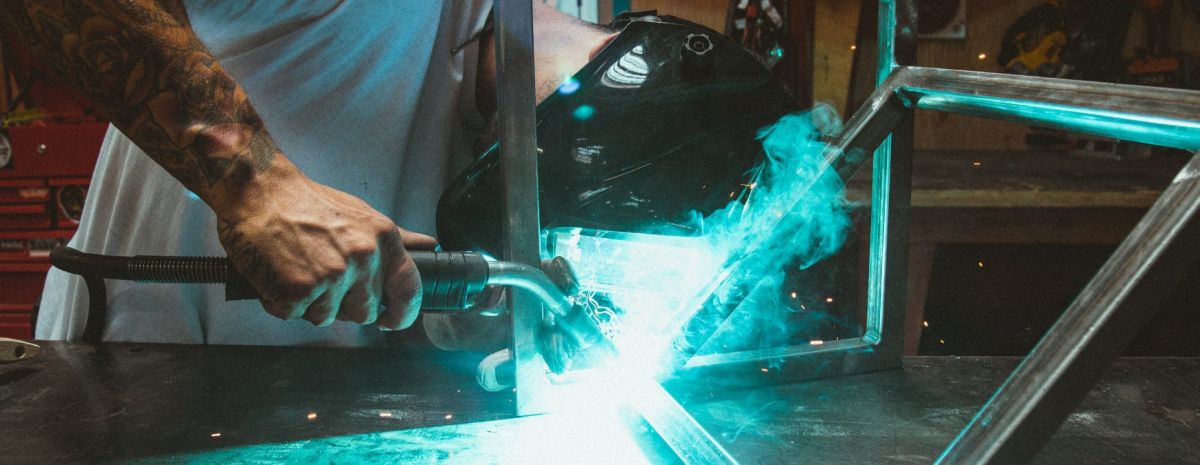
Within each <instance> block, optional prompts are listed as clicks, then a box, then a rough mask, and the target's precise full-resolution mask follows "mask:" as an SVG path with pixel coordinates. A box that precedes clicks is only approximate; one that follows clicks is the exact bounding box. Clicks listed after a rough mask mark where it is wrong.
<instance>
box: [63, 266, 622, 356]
mask: <svg viewBox="0 0 1200 465" xmlns="http://www.w3.org/2000/svg"><path fill="white" fill-rule="evenodd" d="M408 254H409V256H410V257H411V258H412V260H413V263H414V264H415V265H416V268H417V272H418V273H419V274H420V275H421V286H422V288H421V295H422V301H421V302H422V303H421V311H426V312H443V313H445V312H450V313H453V312H464V311H468V310H469V309H470V308H471V306H472V305H473V304H474V298H475V297H476V296H477V295H479V293H480V292H482V291H483V290H484V289H485V288H486V287H488V286H512V287H517V288H521V289H524V290H526V291H529V292H530V293H532V294H533V295H534V296H535V297H537V299H538V300H539V301H541V303H542V304H544V305H545V306H546V309H547V310H549V311H550V312H551V313H553V314H554V315H555V317H556V318H555V319H554V322H555V325H557V326H558V327H559V328H560V329H562V330H563V332H564V333H565V334H566V335H567V336H568V337H570V338H571V339H573V340H574V342H576V343H577V344H578V345H579V347H582V348H587V347H592V346H596V345H599V346H600V347H601V348H602V349H604V350H607V348H608V347H610V346H611V343H610V342H609V341H608V340H607V338H605V337H604V335H603V332H602V331H601V330H600V328H598V327H596V325H594V324H592V323H591V319H590V318H588V317H587V315H586V312H585V311H584V309H583V308H581V306H579V305H575V303H574V301H573V299H571V298H570V297H569V296H568V295H567V294H566V293H565V292H564V290H565V291H566V292H577V291H578V279H577V278H576V276H575V273H574V270H573V268H572V267H571V265H570V263H569V262H567V261H566V260H565V259H563V258H561V257H556V258H555V259H553V260H547V261H546V262H544V265H543V266H544V267H545V270H546V271H543V270H541V269H538V268H536V267H533V266H530V265H526V264H523V263H516V262H506V261H495V260H489V259H487V258H486V257H484V256H483V255H481V254H478V253H473V252H430V251H409V252H408ZM50 262H51V263H52V264H53V265H54V266H55V267H58V268H59V269H61V270H63V271H66V272H69V273H74V274H78V275H81V276H83V277H84V279H85V281H86V282H87V283H88V288H89V298H91V299H95V300H98V301H97V302H91V303H90V305H89V307H90V308H91V313H95V314H98V315H102V314H103V313H104V312H106V309H105V307H104V306H105V302H104V301H103V300H101V299H104V297H103V296H104V295H105V294H104V293H103V291H104V289H103V286H104V279H120V280H130V281H140V282H156V283H180V284H186V283H212V284H219V283H224V284H225V299H226V300H250V299H257V298H258V293H257V292H256V291H255V290H254V287H253V286H252V285H250V282H249V281H248V280H246V278H245V277H243V276H242V275H240V274H239V273H238V272H237V270H236V269H234V268H233V266H232V265H231V264H230V262H229V260H228V259H226V258H225V257H172V256H148V255H138V256H133V257H119V256H111V255H97V254H90V253H85V252H81V251H79V250H76V249H73V248H70V247H62V246H60V247H56V248H54V250H52V251H51V252H50ZM547 273H549V274H547ZM96 286H99V287H100V288H99V289H92V288H93V287H96ZM93 320H98V321H104V319H101V318H95V319H93V318H91V317H89V321H88V323H89V325H91V323H92V321H93ZM94 330H97V329H94ZM97 334H99V333H97Z"/></svg>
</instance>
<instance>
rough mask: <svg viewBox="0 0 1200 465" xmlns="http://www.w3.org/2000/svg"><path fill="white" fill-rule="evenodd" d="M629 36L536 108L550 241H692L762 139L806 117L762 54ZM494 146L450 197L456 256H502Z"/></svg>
mask: <svg viewBox="0 0 1200 465" xmlns="http://www.w3.org/2000/svg"><path fill="white" fill-rule="evenodd" d="M617 26H623V30H622V32H621V33H620V35H618V36H617V37H616V38H615V39H614V40H613V41H612V42H611V43H610V44H609V45H607V46H606V47H605V48H604V49H603V50H602V51H601V52H600V53H599V54H598V55H597V56H596V57H595V58H594V59H593V60H592V61H591V62H589V63H588V64H587V65H586V66H584V67H583V69H581V70H580V71H579V72H578V73H576V74H575V75H574V76H573V77H572V78H570V79H568V80H567V81H566V82H565V83H564V84H563V85H562V86H561V87H559V89H558V90H557V91H556V92H554V94H552V95H550V96H549V97H548V98H546V99H545V100H544V101H543V102H542V103H541V104H539V105H538V106H537V143H538V150H539V155H538V161H539V164H538V176H539V183H540V185H539V191H540V205H541V222H542V227H543V229H549V228H558V227H582V228H592V229H601V230H610V231H621V232H653V233H657V234H665V235H684V236H686V235H695V234H697V232H696V231H694V230H692V229H691V227H690V226H689V224H690V223H691V221H690V219H691V218H694V217H695V216H696V215H697V214H700V215H705V214H708V213H710V212H712V211H715V210H717V209H719V208H721V207H723V206H725V205H726V204H728V203H729V201H730V200H731V198H732V197H733V194H732V193H735V192H741V190H742V189H743V186H744V185H745V184H746V183H747V182H749V181H748V179H749V178H750V176H751V171H752V168H753V167H755V166H756V165H757V164H758V163H759V162H760V161H761V160H763V158H764V156H765V155H764V154H763V150H762V147H761V145H760V142H759V141H758V140H756V135H757V133H758V131H759V130H760V129H761V128H763V127H766V126H769V125H770V124H772V123H773V122H775V121H776V120H777V119H778V118H780V117H781V116H782V115H784V114H786V113H788V112H791V111H794V110H796V109H797V106H796V104H795V103H794V100H793V99H792V97H791V96H790V95H789V94H788V92H787V91H785V90H784V88H783V87H782V86H781V85H780V84H779V82H778V81H777V80H776V79H775V78H774V77H773V76H772V74H771V72H770V71H769V70H768V69H767V67H766V66H765V65H764V64H763V61H762V60H761V59H760V58H759V57H758V56H756V55H754V54H753V53H751V52H749V51H747V50H745V49H743V48H742V47H741V46H739V45H737V44H735V43H733V42H732V41H730V40H728V39H726V38H725V37H723V36H722V35H721V34H719V33H717V32H715V31H713V30H711V29H708V28H705V27H703V26H700V25H697V24H693V23H689V22H685V21H681V20H677V19H673V18H657V17H653V16H649V17H642V18H637V19H632V20H630V19H624V20H622V21H621V23H618V24H617ZM499 156H500V151H499V149H498V147H497V146H496V145H493V146H492V147H491V148H490V149H488V150H487V151H486V152H484V153H483V154H482V155H481V156H479V158H478V159H477V160H476V161H475V162H474V163H473V164H472V165H471V166H470V167H469V168H468V169H467V170H466V171H465V172H464V173H463V174H462V175H461V176H460V177H459V178H458V179H456V180H455V181H454V182H452V183H451V186H450V187H449V188H448V189H447V190H446V192H445V193H444V194H443V195H442V198H441V200H440V202H439V206H438V216H437V227H438V236H439V240H440V241H441V244H442V246H443V247H444V248H446V249H448V250H480V251H485V252H490V253H499V251H500V244H501V242H500V241H501V238H502V237H503V235H502V230H503V224H504V221H503V217H502V215H503V205H502V186H501V183H502V181H501V176H500V166H499Z"/></svg>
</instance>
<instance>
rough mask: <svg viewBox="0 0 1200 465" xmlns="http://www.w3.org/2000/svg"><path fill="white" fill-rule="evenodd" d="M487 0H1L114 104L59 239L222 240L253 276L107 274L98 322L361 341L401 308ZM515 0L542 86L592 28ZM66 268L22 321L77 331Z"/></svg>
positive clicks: (483, 73)
mask: <svg viewBox="0 0 1200 465" xmlns="http://www.w3.org/2000/svg"><path fill="white" fill-rule="evenodd" d="M490 3H491V2H489V1H487V0H475V1H450V0H446V1H422V2H377V1H334V0H328V1H325V0H322V1H315V2H311V1H310V2H298V3H288V4H281V3H279V2H271V1H255V2H222V1H205V0H158V1H154V0H136V1H103V0H92V1H81V2H43V1H38V0H26V1H20V0H5V1H4V3H3V6H4V10H5V14H3V15H0V16H2V17H3V26H4V27H6V28H7V29H9V30H10V31H11V32H13V34H12V35H14V36H18V37H20V38H21V39H22V40H23V42H24V44H25V45H26V46H27V47H28V48H30V49H32V50H33V51H34V52H35V55H36V56H38V57H39V59H40V61H41V62H42V64H43V65H44V66H45V67H46V68H47V69H49V70H51V71H52V72H53V73H54V74H56V75H57V76H58V77H59V78H61V79H62V80H64V81H66V82H67V83H68V84H70V85H71V86H72V87H73V88H75V89H76V90H77V91H79V93H80V94H81V95H82V96H83V97H85V98H87V99H89V100H90V101H91V102H92V103H93V104H94V105H95V107H96V108H97V109H98V110H99V111H101V112H102V113H104V115H105V116H106V117H107V118H109V119H110V120H111V121H112V123H113V127H112V128H111V129H110V131H109V133H108V135H107V137H106V138H105V141H104V144H103V146H102V148H101V154H100V159H99V162H98V164H97V168H96V171H95V174H94V176H93V179H92V183H91V186H92V188H91V190H90V193H89V198H88V201H87V205H86V207H85V210H84V213H83V218H82V224H81V225H80V227H79V230H78V232H77V233H76V235H75V236H74V237H73V238H72V240H71V243H70V245H71V246H73V247H75V248H78V249H81V250H85V251H88V252H94V253H104V254H113V255H227V256H229V257H230V259H231V260H232V261H233V263H234V265H235V267H236V268H237V269H238V271H240V272H241V273H242V274H243V275H245V276H247V277H248V278H249V279H250V281H251V283H252V284H253V286H254V287H255V289H256V290H257V292H258V295H259V296H261V297H262V299H261V306H260V304H259V303H258V302H235V303H226V302H224V299H223V298H222V297H221V295H220V290H219V289H212V288H196V287H180V286H166V285H164V286H148V285H144V284H132V283H120V282H112V283H110V284H109V294H108V295H109V296H110V298H109V299H108V302H107V307H108V308H109V313H108V317H107V321H106V325H105V328H106V330H105V331H104V333H103V335H102V339H103V340H106V341H136V342H176V343H208V344H263V345H293V344H300V345H322V346H370V345H380V344H382V343H383V342H382V341H383V338H382V334H381V332H380V331H379V329H401V328H405V327H407V326H409V325H411V324H412V323H413V321H414V319H415V318H416V316H417V309H418V308H419V306H420V303H419V300H420V295H421V293H420V288H421V285H420V277H419V275H418V273H417V272H416V270H415V269H414V266H413V263H412V261H411V260H410V259H409V258H408V255H407V253H406V249H419V248H431V247H434V246H435V244H436V240H435V239H434V238H433V237H431V236H430V235H429V234H432V233H433V232H434V211H435V207H436V203H437V199H438V196H439V194H441V192H442V191H443V190H444V188H445V187H446V185H447V183H448V182H449V180H450V178H451V177H452V175H453V174H455V173H456V172H457V168H461V167H463V166H465V164H466V162H469V160H454V159H453V157H452V154H455V153H458V154H470V153H473V152H472V151H471V150H470V149H468V148H467V146H469V145H470V142H471V141H472V140H473V139H475V137H476V136H475V135H474V134H478V133H480V132H482V131H483V130H485V129H486V128H487V126H488V123H487V118H485V117H483V115H489V114H491V113H492V112H493V111H494V110H495V102H494V93H495V90H494V65H495V64H494V52H493V50H494V44H493V41H492V39H491V36H490V31H491V27H490V20H489V11H490ZM533 4H534V20H535V43H536V47H535V49H536V54H537V55H536V57H535V60H536V72H537V81H538V86H537V89H538V95H539V99H540V98H541V97H544V96H546V95H547V94H549V93H550V92H552V91H553V89H555V88H556V87H557V84H558V83H559V82H561V81H562V79H563V78H564V77H565V76H568V75H570V73H572V72H574V71H575V70H576V69H578V68H579V67H580V66H582V65H583V64H584V63H585V62H586V61H587V60H588V54H589V51H594V50H596V49H597V48H598V47H599V46H601V45H602V44H603V42H604V41H605V40H606V39H607V38H609V37H610V34H609V32H608V31H607V30H604V29H601V28H598V27H595V26H593V25H590V24H587V23H584V22H581V21H578V20H575V19H574V18H571V17H569V16H566V15H562V14H560V13H558V12H557V11H555V10H553V9H552V8H550V7H546V6H544V5H542V4H541V2H533ZM397 225H399V226H397ZM85 289H86V288H85V287H84V284H83V282H82V281H81V280H80V279H79V278H78V277H77V276H72V275H67V274H66V273H63V272H61V271H57V270H52V271H51V273H50V275H49V276H48V279H47V283H46V288H45V291H44V294H43V299H42V303H41V310H40V315H39V317H38V323H37V330H36V336H37V337H38V338H40V339H76V338H78V337H80V335H81V333H82V331H83V327H84V322H85V321H86V308H87V304H86V299H87V292H86V290H85ZM264 310H265V311H264ZM277 319H284V320H297V321H289V322H286V323H281V322H279V321H277ZM434 326H435V328H436V329H437V331H434V333H435V334H432V335H431V336H433V337H435V338H436V337H437V334H438V333H439V331H440V332H441V333H446V332H448V331H450V330H451V328H449V327H448V326H445V325H440V326H438V325H434ZM435 342H436V341H435ZM443 342H445V341H443Z"/></svg>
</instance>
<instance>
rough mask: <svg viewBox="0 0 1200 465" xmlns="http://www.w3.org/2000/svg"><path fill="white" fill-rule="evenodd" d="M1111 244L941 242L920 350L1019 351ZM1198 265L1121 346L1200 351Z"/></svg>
mask: <svg viewBox="0 0 1200 465" xmlns="http://www.w3.org/2000/svg"><path fill="white" fill-rule="evenodd" d="M1114 249H1115V246H1089V245H965V244H948V245H941V246H939V247H938V249H937V253H936V256H935V258H934V262H933V275H932V278H931V284H930V288H929V297H928V301H927V304H926V307H925V320H926V321H927V322H928V323H929V324H928V327H926V328H925V329H924V331H923V332H922V334H921V348H920V353H921V354H922V355H1024V354H1025V353H1027V352H1028V351H1029V350H1030V349H1032V348H1033V346H1034V345H1035V344H1036V343H1037V341H1038V340H1039V339H1040V338H1041V337H1042V335H1043V334H1045V333H1046V330H1047V329H1049V328H1050V325H1052V324H1053V323H1054V321H1055V320H1056V319H1057V318H1058V316H1059V315H1060V314H1061V313H1062V312H1063V311H1064V310H1066V308H1067V307H1068V306H1069V305H1070V304H1071V302H1072V301H1073V300H1074V299H1075V296H1076V295H1078V294H1079V292H1080V291H1081V290H1082V289H1083V288H1084V286H1086V285H1087V283H1088V282H1089V281H1090V280H1091V278H1092V276H1094V275H1095V274H1096V271H1097V270H1099V269H1100V267H1101V266H1102V265H1103V264H1104V262H1105V260H1107V259H1108V256H1109V255H1110V254H1111V253H1112V251H1113V250H1114ZM1197 283H1200V266H1193V267H1192V270H1191V271H1190V272H1189V274H1188V276H1187V277H1186V278H1184V280H1183V284H1182V285H1180V286H1179V287H1178V288H1177V289H1175V290H1174V291H1173V293H1172V295H1171V297H1170V298H1169V299H1168V301H1167V303H1166V304H1164V305H1163V307H1162V308H1161V309H1159V310H1158V312H1157V314H1156V315H1155V317H1154V319H1153V320H1151V322H1150V323H1149V324H1147V326H1146V327H1145V328H1143V329H1142V330H1141V331H1140V333H1139V335H1138V337H1137V339H1136V340H1134V342H1133V343H1132V344H1131V345H1130V346H1129V348H1127V349H1126V351H1125V355H1127V356H1128V355H1133V356H1198V355H1200V337H1198V336H1200V332H1198V328H1200V311H1198V310H1200V286H1197Z"/></svg>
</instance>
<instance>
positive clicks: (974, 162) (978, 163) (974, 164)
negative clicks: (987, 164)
mask: <svg viewBox="0 0 1200 465" xmlns="http://www.w3.org/2000/svg"><path fill="white" fill-rule="evenodd" d="M971 165H972V166H982V165H983V162H978V161H973V162H971Z"/></svg>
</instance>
